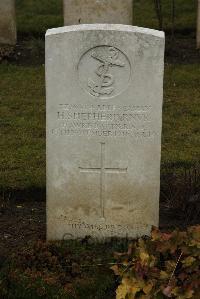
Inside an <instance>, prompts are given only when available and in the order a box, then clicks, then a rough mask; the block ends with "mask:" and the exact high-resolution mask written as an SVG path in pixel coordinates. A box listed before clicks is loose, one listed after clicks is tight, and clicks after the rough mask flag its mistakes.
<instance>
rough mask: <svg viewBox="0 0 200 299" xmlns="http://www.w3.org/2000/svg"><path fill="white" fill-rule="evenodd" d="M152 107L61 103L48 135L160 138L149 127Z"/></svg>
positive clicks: (138, 138) (138, 139)
mask: <svg viewBox="0 0 200 299" xmlns="http://www.w3.org/2000/svg"><path fill="white" fill-rule="evenodd" d="M151 114H152V106H120V105H100V104H96V105H95V104H94V105H84V104H83V105H82V104H68V103H63V104H59V105H58V110H57V111H55V120H56V124H54V126H53V127H52V128H51V134H53V135H57V136H85V137H107V138H119V137H120V138H126V137H131V138H133V139H134V140H136V141H145V140H154V139H155V138H157V137H159V134H158V132H157V131H155V130H153V129H152V128H151V127H152V115H151Z"/></svg>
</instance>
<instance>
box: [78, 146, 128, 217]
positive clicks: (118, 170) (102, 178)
mask: <svg viewBox="0 0 200 299" xmlns="http://www.w3.org/2000/svg"><path fill="white" fill-rule="evenodd" d="M100 145H101V153H100V155H101V157H100V161H101V165H100V167H93V168H83V167H79V169H80V172H84V173H91V172H92V173H99V174H100V194H99V197H100V207H101V218H103V219H104V218H105V209H104V208H105V207H104V203H105V175H106V174H107V173H111V174H112V173H114V174H115V173H117V174H120V173H127V170H128V168H127V167H126V168H108V167H106V166H105V155H106V148H105V147H106V145H105V143H103V142H101V143H100Z"/></svg>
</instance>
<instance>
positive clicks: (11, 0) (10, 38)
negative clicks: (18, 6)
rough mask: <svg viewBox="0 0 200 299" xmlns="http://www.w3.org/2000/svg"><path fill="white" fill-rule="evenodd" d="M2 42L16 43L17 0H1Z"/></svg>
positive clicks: (0, 23)
mask: <svg viewBox="0 0 200 299" xmlns="http://www.w3.org/2000/svg"><path fill="white" fill-rule="evenodd" d="M0 44H8V45H15V44H16V22H15V0H0Z"/></svg>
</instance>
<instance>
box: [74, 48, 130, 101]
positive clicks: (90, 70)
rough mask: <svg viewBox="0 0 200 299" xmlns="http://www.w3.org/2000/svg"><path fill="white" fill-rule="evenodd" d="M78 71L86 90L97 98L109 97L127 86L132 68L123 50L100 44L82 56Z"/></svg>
mask: <svg viewBox="0 0 200 299" xmlns="http://www.w3.org/2000/svg"><path fill="white" fill-rule="evenodd" d="M78 71H79V81H80V84H81V87H82V88H83V89H84V90H86V91H87V92H88V93H89V94H90V95H91V96H94V97H96V98H100V99H108V98H112V97H115V96H117V95H119V94H120V93H121V92H123V91H124V90H125V89H126V88H127V86H128V83H129V80H130V73H131V68H130V62H129V60H128V58H127V56H126V55H125V54H124V53H123V52H122V51H120V50H119V49H117V48H115V47H111V46H99V47H96V48H92V49H90V50H89V51H87V52H86V53H85V54H84V55H83V56H82V57H81V59H80V62H79V65H78Z"/></svg>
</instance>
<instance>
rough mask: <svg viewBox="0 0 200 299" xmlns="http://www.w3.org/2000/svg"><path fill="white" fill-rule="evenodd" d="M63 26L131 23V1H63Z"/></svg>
mask: <svg viewBox="0 0 200 299" xmlns="http://www.w3.org/2000/svg"><path fill="white" fill-rule="evenodd" d="M63 1H64V2H63V3H64V24H65V25H77V24H90V23H108V24H126V25H132V23H133V0H63Z"/></svg>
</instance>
